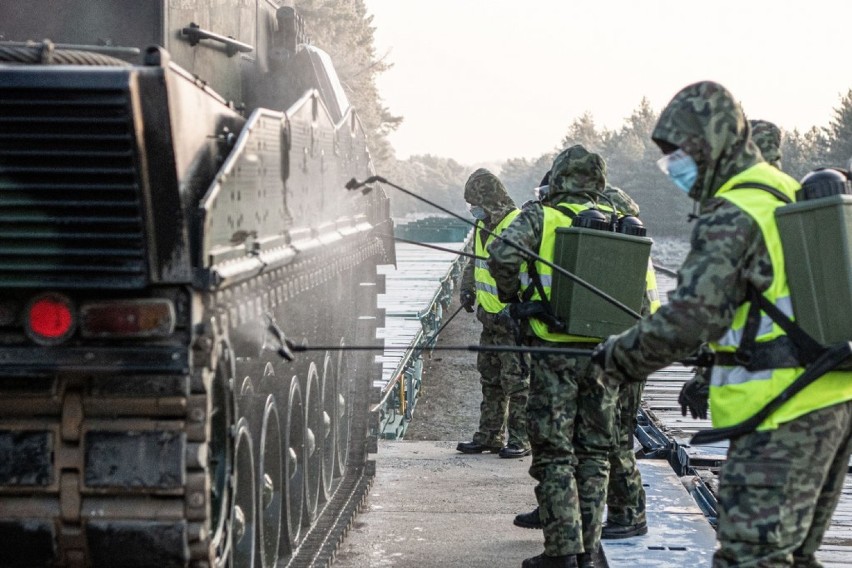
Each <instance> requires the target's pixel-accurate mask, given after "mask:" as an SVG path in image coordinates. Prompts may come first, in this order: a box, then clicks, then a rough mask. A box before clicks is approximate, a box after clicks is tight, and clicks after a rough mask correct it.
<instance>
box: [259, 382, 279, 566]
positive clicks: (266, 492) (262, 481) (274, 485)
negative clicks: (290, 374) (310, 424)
mask: <svg viewBox="0 0 852 568" xmlns="http://www.w3.org/2000/svg"><path fill="white" fill-rule="evenodd" d="M261 411H262V413H263V422H262V424H261V427H260V450H259V452H258V460H259V461H258V472H257V473H258V483H257V488H258V496H257V503H258V509H259V511H258V512H259V514H258V537H259V538H258V543H259V545H260V561H261V563H260V565H261V566H262V567H263V568H274V566H275V563H276V561H277V559H278V545H279V541H280V539H281V521H282V519H281V512H282V501H283V495H282V490H283V488H284V483H283V481H284V476H283V474H282V471H281V469H282V456H281V424H280V421H279V419H278V406H277V405H276V404H275V397H274V396H272V395H269V396H268V397H267V398H266V404H265V405H263V407H262V408H261Z"/></svg>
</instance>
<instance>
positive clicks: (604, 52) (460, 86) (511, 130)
mask: <svg viewBox="0 0 852 568" xmlns="http://www.w3.org/2000/svg"><path fill="white" fill-rule="evenodd" d="M365 1H366V5H367V10H368V13H370V14H372V15H373V16H374V20H373V25H374V26H375V27H376V28H377V29H376V37H375V44H376V52H377V54H378V55H379V56H382V55H385V54H387V58H386V60H387V61H388V62H390V63H392V64H393V65H394V66H393V68H392V69H390V70H389V71H387V72H385V73H384V74H383V75H381V76H380V77H379V80H378V86H379V92H380V94H381V96H382V97H383V99H384V103H385V105H386V106H388V107H389V108H390V110H391V111H392V112H393V113H394V114H397V115H402V116H403V117H404V118H405V122H404V123H403V125H402V126H400V128H399V130H398V131H397V132H395V133H393V134H391V136H390V141H391V143H392V144H393V146H394V148H395V149H396V153H397V157H399V158H402V159H404V158H407V157H408V156H410V155H412V154H434V155H437V156H443V157H448V158H454V159H456V160H457V161H459V162H461V163H463V164H467V165H472V164H475V163H479V162H492V161H498V160H503V159H506V158H517V157H524V158H533V157H538V156H539V155H541V154H543V153H545V152H548V151H550V150H553V149H554V148H555V147H556V145H557V144H558V143H559V141H560V140H561V138H562V137H563V136H564V134H565V133H566V132H567V129H568V126H569V125H570V124H571V122H572V121H573V120H574V119H575V118H576V117H579V116H580V115H582V114H583V113H584V112H586V111H588V112H590V113H592V115H593V116H594V118H595V121H596V124H597V125H598V127H599V128H600V127H604V126H605V127H608V128H611V129H617V128H619V127H621V125H622V124H623V122H624V119H625V118H626V117H627V116H629V115H630V114H631V113H632V111H633V110H634V109H635V108H636V107H638V105H639V103H640V101H641V100H642V97H643V96H645V97H647V98H648V99H649V100H650V102H651V105H652V106H653V107H654V109H655V110H657V111H659V110H661V109H662V108H663V107H664V106H665V104H666V103H667V102H668V101H669V100H671V98H672V96H673V95H674V94H675V93H676V92H677V91H678V90H680V89H681V88H682V87H684V86H686V85H688V84H689V83H693V82H695V81H700V80H705V79H709V80H714V81H718V82H720V83H722V84H723V85H725V86H726V87H727V88H728V89H730V90H731V92H732V93H733V94H734V96H736V97H737V98H738V99H739V100H740V101H741V102H742V104H743V107H744V108H745V111H746V113H747V114H748V116H749V118H762V119H766V120H771V121H773V122H775V123H776V124H778V125H779V126H780V127H781V128H784V129H788V130H791V129H793V128H798V129H799V130H805V129H808V128H810V127H811V126H827V125H828V122H829V120H830V119H831V116H832V109H833V108H835V107H836V106H838V105H839V103H840V99H841V96H842V95H845V94H846V93H847V91H848V90H849V89H850V88H852V31H850V30H852V2H850V1H849V0H808V1H802V0H796V1H790V0H774V1H767V0H704V1H701V0H681V1H674V0H586V1H584V2H580V1H576V0H365Z"/></svg>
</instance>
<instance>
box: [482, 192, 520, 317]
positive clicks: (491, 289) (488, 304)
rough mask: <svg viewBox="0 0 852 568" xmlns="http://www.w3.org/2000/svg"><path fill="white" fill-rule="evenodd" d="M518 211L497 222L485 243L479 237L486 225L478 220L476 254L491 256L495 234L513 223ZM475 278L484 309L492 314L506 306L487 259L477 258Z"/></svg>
mask: <svg viewBox="0 0 852 568" xmlns="http://www.w3.org/2000/svg"><path fill="white" fill-rule="evenodd" d="M518 213H520V210H518V209H513V210H512V211H510V212H509V213H507V214H506V216H505V217H503V218H502V219H501V220H500V222H499V223H497V226H496V227H494V230H493V231H491V232H492V233H493V234H490V235H488V237H487V238H486V240H485V242H484V243H483V242H482V241H481V239H480V238H479V237H480V235H483V236H484V235H485V233H484V232H481V231H480V229H482V228H483V227H484V226H485V225H484V223H483V222H482V221H477V222H476V230H475V231H474V232H473V240H474V243H476V245H475V247H474V250H475V254H476V256H481V257H484V258H486V259H487V258H489V255H488V245H490V244H491V243H492V242H493V241H494V238H495V237H494V235H495V234H496V235H499V234H500V233H502V232H503V230H504V229H505V228H506V227H508V226H509V225H510V224H511V223H512V221H513V220H514V219H515V217H517V216H518ZM522 270H523V268H522ZM522 275H523V273H522ZM473 278H474V280H475V281H476V301H477V302H479V305H480V306H482V309H483V310H485V311H486V312H488V313H491V314H496V313H498V312H500V311H501V310H502V309H503V308H505V307H506V304H504V303H503V302H501V301H500V300H499V299H498V297H497V283H496V282H495V281H494V278H492V277H491V272H489V271H488V261H487V260H480V259H476V263H475V264H474V269H473Z"/></svg>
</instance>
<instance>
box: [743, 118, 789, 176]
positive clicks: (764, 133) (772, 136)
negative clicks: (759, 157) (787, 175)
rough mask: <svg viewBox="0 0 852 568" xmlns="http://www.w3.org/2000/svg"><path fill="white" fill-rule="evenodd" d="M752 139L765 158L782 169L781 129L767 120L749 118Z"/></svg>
mask: <svg viewBox="0 0 852 568" xmlns="http://www.w3.org/2000/svg"><path fill="white" fill-rule="evenodd" d="M748 123H749V125H750V126H751V139H752V140H753V141H754V143H755V145H756V146H757V147H758V148H759V149H760V153H761V154H763V159H764V160H766V161H767V162H769V163H770V164H772V165H773V166H775V167H776V168H778V169H779V170H780V169H781V129H780V128H778V127H777V126H775V125H774V124H772V123H771V122H769V121H767V120H749V121H748Z"/></svg>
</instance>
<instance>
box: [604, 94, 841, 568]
mask: <svg viewBox="0 0 852 568" xmlns="http://www.w3.org/2000/svg"><path fill="white" fill-rule="evenodd" d="M652 138H653V139H654V140H655V141H656V142H657V143H658V145H660V147H661V148H662V149H663V150H664V151H672V150H673V149H674V148H680V149H682V150H683V151H684V152H686V153H687V154H688V155H689V156H691V157H693V159H694V160H695V162H696V164H697V165H698V178H697V180H696V182H695V183H694V184H693V185H692V187H691V189H690V191H689V195H690V197H692V198H693V199H695V200H696V201H698V202H699V204H700V207H701V209H700V212H701V215H700V217H699V219H698V221H697V223H696V226H695V228H694V230H693V233H692V238H691V249H690V252H689V254H688V255H687V257H686V260H685V261H684V264H683V266H682V267H681V269H680V271H679V274H678V286H677V289H676V290H674V292H672V293H671V294H670V295H669V302H668V304H666V305H665V306H662V307H661V308H660V309H659V310H658V311H657V312H656V313H655V314H654V315H653V316H650V317H648V318H644V319H642V320H641V321H640V322H639V323H638V324H636V325H635V326H634V327H632V328H631V329H629V330H627V331H625V332H624V333H622V334H620V335H618V336H613V337H610V338H608V339H607V341H606V342H605V343H604V344H603V345H602V347H603V348H602V350H601V353H600V358H599V355H598V354H596V356H595V359H596V361H601V363H602V365H603V366H604V370H605V373H606V376H607V379H608V380H612V381H619V380H625V379H627V380H629V378H630V377H641V376H645V375H647V374H649V373H650V372H653V371H655V370H657V369H659V368H661V367H663V366H665V365H667V364H669V363H671V362H673V361H677V360H679V359H681V358H683V357H686V356H688V355H689V354H690V353H693V352H695V350H696V349H697V348H698V347H699V346H700V345H701V344H702V343H704V342H711V341H714V340H717V339H719V338H722V337H723V336H724V335H725V334H726V333H727V332H728V331H729V330H730V329H731V328H732V325H733V316H734V314H735V312H737V310H738V309H739V308H740V306H741V305H742V304H743V303H744V302H745V301H746V299H747V287H748V285H749V284H751V285H752V286H753V287H754V288H755V289H756V290H757V291H758V292H760V293H761V294H764V293H765V292H766V291H767V290H768V289H769V286H770V284H771V283H772V282H773V268H772V267H773V264H772V259H771V258H770V256H769V249H768V245H767V243H766V241H765V240H764V238H763V232H762V230H761V228H760V227H759V226H758V225H757V222H756V221H755V220H754V219H753V218H752V217H751V216H750V215H749V214H747V213H746V212H745V211H744V210H743V209H741V208H740V207H738V206H736V205H734V204H733V203H732V202H731V201H729V200H727V199H723V198H720V197H717V196H716V192H717V191H718V190H719V189H720V188H722V186H723V185H724V184H725V183H726V182H727V180H729V179H730V178H732V177H733V176H735V175H737V174H740V173H741V172H745V171H746V170H751V169H753V168H757V166H759V165H762V162H763V158H762V157H761V154H760V151H759V150H758V149H757V147H756V146H755V144H754V142H753V141H752V140H751V136H750V128H749V126H748V125H747V123H746V121H745V118H744V116H743V113H742V110H741V109H740V107H739V105H738V103H737V102H736V100H735V99H734V98H733V96H732V95H731V94H730V93H729V92H728V91H727V90H726V89H725V88H724V87H722V86H721V85H718V84H716V83H712V82H701V83H696V84H693V85H690V86H688V87H686V88H684V89H683V90H682V91H681V92H680V93H678V94H677V95H676V96H675V98H674V99H673V100H672V102H671V103H669V105H668V106H667V107H666V108H665V109H664V110H663V112H662V114H661V116H660V119H659V121H658V123H657V125H656V127H655V129H654V131H653V134H652ZM764 171H765V170H764ZM778 179H787V178H786V177H784V174H780V173H779V174H778ZM789 181H790V182H792V183H793V184H795V180H789ZM785 183H786V182H785ZM767 195H768V194H767ZM828 378H829V377H828V375H826V376H825V377H824V378H823V379H820V380H819V381H817V382H816V383H814V385H811V387H808V388H812V387H813V388H814V389H815V390H816V392H817V393H819V394H820V395H821V396H830V397H834V396H835V391H834V390H824V391H820V390H819V389H820V385H821V384H823V383H822V382H821V381H823V380H824V379H828ZM831 380H833V379H831ZM834 388H835V387H832V389H834ZM714 392H715V391H714ZM728 392H730V391H728ZM812 392H813V391H812ZM843 392H844V393H845V391H843ZM802 394H804V393H802ZM799 396H801V395H799ZM844 396H845V394H844ZM712 402H713V394H711V403H712ZM792 402H795V397H794V399H793V400H792V401H791V403H792ZM785 407H786V405H785V406H782V407H781V408H780V409H779V411H782V410H784V408H785ZM779 411H776V412H779ZM771 418H772V416H770V419H771ZM715 419H716V417H715V416H714V420H715ZM850 451H852V402H849V401H848V400H847V401H846V402H840V403H836V404H832V405H830V406H827V407H824V408H821V409H819V410H813V411H810V412H808V413H806V414H803V415H801V416H799V417H798V418H795V419H792V420H789V421H786V422H783V423H781V424H771V425H770V426H765V423H764V425H762V426H761V429H760V430H758V431H755V432H753V433H751V434H747V435H744V436H742V437H740V438H738V439H736V440H734V441H733V442H732V444H731V446H730V450H729V453H728V459H727V462H726V464H725V465H724V467H723V468H722V472H721V475H720V487H719V507H720V510H719V530H718V538H719V540H720V544H721V546H720V548H719V549H718V550H717V551H716V553H715V555H714V559H713V565H714V566H715V567H717V568H720V567H727V566H791V565H796V566H819V563H818V562H817V561H816V559H815V558H814V551H815V550H816V549H817V547H818V546H819V543H820V541H821V540H822V536H823V533H824V531H825V528H826V526H827V524H828V522H829V520H830V517H831V514H832V511H833V509H834V506H835V505H836V503H837V499H838V498H839V492H840V489H841V488H842V483H843V472H845V470H846V467H847V463H848V460H849V455H850Z"/></svg>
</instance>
